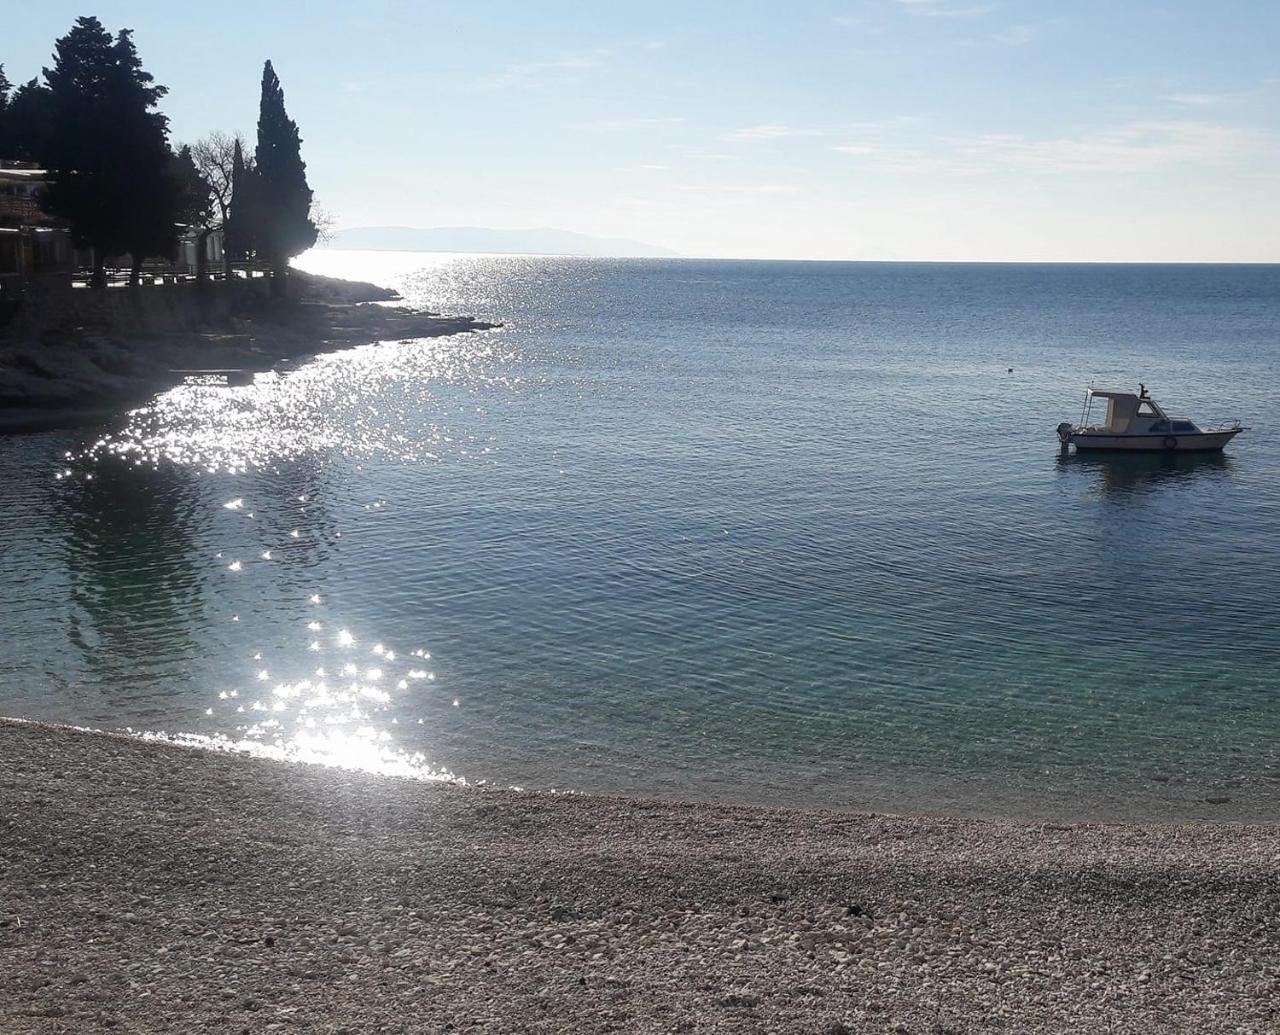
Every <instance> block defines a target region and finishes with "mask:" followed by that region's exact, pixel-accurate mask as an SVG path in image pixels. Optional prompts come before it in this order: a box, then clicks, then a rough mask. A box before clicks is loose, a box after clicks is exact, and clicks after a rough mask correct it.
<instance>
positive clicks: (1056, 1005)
mask: <svg viewBox="0 0 1280 1035" xmlns="http://www.w3.org/2000/svg"><path fill="white" fill-rule="evenodd" d="M0 892H2V897H0V1031H3V1032H5V1033H10V1032H13V1033H23V1035H26V1033H46V1032H75V1033H80V1032H95V1031H113V1032H132V1031H137V1032H215V1031H216V1032H222V1031H227V1032H254V1033H257V1032H268V1031H283V1032H290V1031H299V1032H339V1031H346V1032H353V1033H356V1032H358V1033H365V1032H382V1031H386V1032H441V1031H485V1032H526V1031H527V1032H557V1033H559V1032H575V1033H577V1032H604V1031H615V1032H628V1033H632V1032H761V1031H778V1032H800V1033H803V1032H814V1033H837V1032H858V1033H866V1032H912V1033H919V1035H943V1033H960V1032H988V1031H990V1032H1068V1031H1070V1032H1082V1033H1083V1032H1089V1033H1095V1032H1125V1033H1128V1032H1161V1033H1169V1032H1274V1031H1280V827H1275V826H1265V827H1264V826H1235V825H1213V826H1210V825H1204V826H1184V827H1172V826H1165V827H1154V826H1153V827H1140V826H1114V825H1112V826H1106V825H1090V824H1082V825H1070V826H1062V825H1042V824H1015V823H1008V822H984V821H974V820H963V821H961V820H950V819H932V818H892V817H885V816H848V815H839V814H835V813H825V812H814V811H799V810H792V811H781V810H766V809H752V808H740V807H732V808H730V807H708V806H701V805H699V806H694V805H673V804H658V803H652V802H636V801H621V800H616V799H602V798H582V797H552V796H539V795H531V794H518V793H513V792H505V791H504V792H498V791H477V790H466V789H459V788H451V787H441V786H433V785H427V784H421V783H416V782H411V781H400V780H394V779H387V778H375V777H369V776H362V775H354V774H348V773H341V772H336V771H332V770H324V769H317V768H310V767H304V766H289V765H284V764H279V763H274V762H265V761H255V760H250V759H246V758H243V757H232V756H225V755H217V754H211V753H204V752H198V751H195V750H191V749H184V748H178V747H172V746H168V745H157V744H145V743H140V742H136V741H132V740H127V739H123V738H120V737H114V736H106V735H101V734H87V733H81V732H76V731H71V730H65V729H51V728H47V727H40V726H34V725H26V724H15V723H7V722H0Z"/></svg>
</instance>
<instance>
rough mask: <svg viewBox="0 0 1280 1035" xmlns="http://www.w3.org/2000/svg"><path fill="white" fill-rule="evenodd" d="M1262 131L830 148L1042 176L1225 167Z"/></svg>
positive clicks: (1253, 152)
mask: <svg viewBox="0 0 1280 1035" xmlns="http://www.w3.org/2000/svg"><path fill="white" fill-rule="evenodd" d="M1274 147H1275V140H1274V138H1273V137H1272V136H1271V135H1270V134H1267V133H1263V132H1261V131H1258V130H1254V129H1249V128H1245V127H1239V126H1224V125H1218V124H1215V123H1210V122H1198V121H1190V120H1163V121H1161V120H1148V121H1136V122H1128V123H1124V124H1122V125H1119V126H1112V127H1101V128H1093V129H1089V130H1083V131H1081V132H1079V133H1076V134H1073V135H1064V136H1057V137H1044V138H1035V137H1028V136H1024V135H1021V134H1016V133H985V134H979V135H976V136H967V137H943V138H934V139H931V140H927V141H923V142H913V143H912V144H910V145H904V144H899V143H886V142H885V141H883V140H882V139H878V138H871V139H864V140H852V141H849V142H847V143H843V144H839V145H836V146H835V147H834V148H832V150H833V151H836V152H838V153H841V154H845V155H848V156H849V157H850V158H853V159H857V160H859V161H860V162H862V163H864V164H866V165H868V166H871V167H874V168H877V169H881V170H891V171H919V172H945V173H955V174H960V175H981V174H989V173H991V172H992V170H993V169H995V168H999V167H1004V168H1007V169H1019V170H1023V171H1033V172H1044V173H1054V174H1057V173H1081V174H1095V173H1097V174H1124V173H1149V172H1153V171H1156V170H1159V169H1165V168H1182V167H1186V166H1191V165H1196V166H1215V167H1229V166H1232V165H1239V164H1243V163H1246V162H1249V161H1251V160H1254V159H1257V158H1260V157H1264V156H1266V155H1268V154H1269V153H1270V152H1271V151H1272V150H1273V149H1274Z"/></svg>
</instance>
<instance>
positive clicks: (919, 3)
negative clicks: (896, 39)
mask: <svg viewBox="0 0 1280 1035" xmlns="http://www.w3.org/2000/svg"><path fill="white" fill-rule="evenodd" d="M894 3H896V4H897V5H898V6H899V7H901V8H902V9H903V10H904V11H906V12H907V14H911V15H915V16H916V17H917V18H981V17H983V16H984V15H988V14H990V13H991V12H992V11H994V10H995V9H996V5H995V4H974V5H969V6H956V5H955V4H952V3H949V2H948V0H894Z"/></svg>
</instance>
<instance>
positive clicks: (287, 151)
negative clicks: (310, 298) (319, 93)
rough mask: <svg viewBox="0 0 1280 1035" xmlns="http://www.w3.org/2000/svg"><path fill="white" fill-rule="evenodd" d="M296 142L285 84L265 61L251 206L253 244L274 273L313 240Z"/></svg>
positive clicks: (284, 268) (280, 273) (302, 165)
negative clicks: (285, 104)
mask: <svg viewBox="0 0 1280 1035" xmlns="http://www.w3.org/2000/svg"><path fill="white" fill-rule="evenodd" d="M301 145H302V141H301V139H300V138H299V136H298V126H297V124H296V123H295V122H294V121H293V120H292V119H290V118H289V115H288V113H287V112H286V111H285V107H284V90H283V89H281V86H280V80H279V79H278V78H277V77H276V73H275V69H273V68H272V67H271V62H270V61H268V62H267V63H266V65H265V67H264V68H263V70H262V99H261V104H260V107H259V113H258V149H257V173H256V175H255V176H254V182H255V186H254V192H255V194H256V197H255V199H254V207H255V216H256V219H255V223H256V227H257V233H258V245H259V247H258V250H259V251H260V252H261V253H262V254H263V255H264V256H265V257H266V258H267V259H268V260H269V261H270V262H271V265H272V266H273V268H274V270H275V273H276V275H277V277H283V276H284V274H285V273H286V271H287V269H288V261H289V259H290V258H292V257H293V256H295V255H298V254H300V253H302V252H304V251H306V250H307V249H308V248H310V247H311V246H312V245H314V244H315V243H316V225H315V223H313V222H312V221H311V188H310V187H309V186H307V167H306V164H305V163H304V162H303V161H302V153H301Z"/></svg>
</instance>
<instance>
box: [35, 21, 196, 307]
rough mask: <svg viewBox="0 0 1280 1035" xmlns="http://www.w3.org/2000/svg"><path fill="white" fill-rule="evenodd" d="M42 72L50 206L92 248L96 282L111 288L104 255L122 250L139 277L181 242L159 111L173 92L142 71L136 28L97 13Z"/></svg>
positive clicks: (77, 28)
mask: <svg viewBox="0 0 1280 1035" xmlns="http://www.w3.org/2000/svg"><path fill="white" fill-rule="evenodd" d="M44 76H45V82H46V83H47V84H48V89H49V119H48V134H47V138H46V139H45V140H44V141H42V142H41V145H40V146H41V148H42V151H43V154H42V156H41V157H42V159H43V160H44V161H45V163H46V164H47V165H48V166H49V169H50V170H51V172H52V183H51V184H50V187H49V192H48V196H47V199H46V205H47V207H48V209H49V210H50V211H51V212H53V213H54V214H56V215H59V216H62V217H63V218H65V219H66V220H67V221H68V222H69V223H70V224H71V234H72V237H73V238H74V239H75V241H76V243H77V244H78V245H80V246H81V247H90V248H93V249H94V271H93V278H92V280H91V283H92V284H93V285H94V286H95V287H102V286H105V284H106V273H105V262H106V258H107V257H108V256H111V255H120V254H122V253H124V252H129V253H130V254H131V255H132V256H133V259H134V268H133V279H134V281H135V282H136V279H137V274H138V268H139V266H140V264H141V261H142V259H143V258H145V257H147V256H151V255H165V254H172V250H173V245H174V231H173V222H174V220H173V214H174V196H173V192H172V190H171V189H170V187H169V184H168V181H167V180H166V176H165V170H166V168H167V167H168V164H169V158H170V152H169V144H168V120H167V119H166V118H165V117H164V116H163V115H162V114H160V113H159V112H158V111H155V110H153V109H154V108H155V106H156V104H157V102H158V101H159V100H160V98H161V97H163V96H164V94H165V89H164V87H162V86H157V85H155V83H154V81H153V80H152V77H151V76H150V75H149V74H148V73H147V72H145V71H143V69H142V64H141V62H140V61H139V60H138V55H137V51H136V50H135V48H134V46H133V39H132V33H131V32H130V31H129V30H128V29H123V30H121V31H120V32H119V34H118V35H117V36H116V37H115V38H113V37H112V35H111V33H109V32H107V30H106V29H104V28H103V26H102V23H101V22H100V21H98V19H96V18H79V19H77V21H76V24H75V26H74V27H73V28H72V29H71V31H70V32H69V33H67V35H66V36H64V37H62V39H60V40H58V41H57V43H56V45H55V55H54V65H53V67H52V68H46V69H45V70H44Z"/></svg>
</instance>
